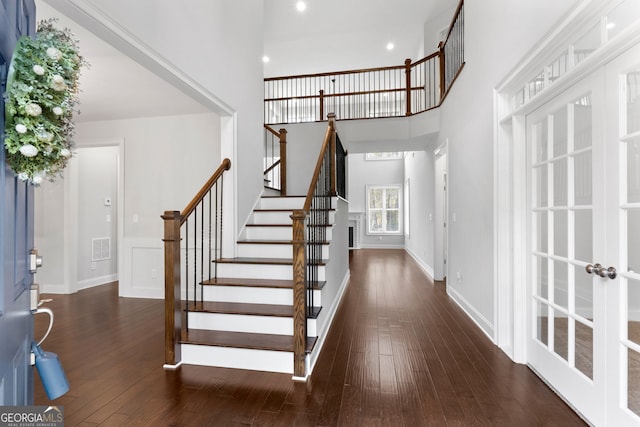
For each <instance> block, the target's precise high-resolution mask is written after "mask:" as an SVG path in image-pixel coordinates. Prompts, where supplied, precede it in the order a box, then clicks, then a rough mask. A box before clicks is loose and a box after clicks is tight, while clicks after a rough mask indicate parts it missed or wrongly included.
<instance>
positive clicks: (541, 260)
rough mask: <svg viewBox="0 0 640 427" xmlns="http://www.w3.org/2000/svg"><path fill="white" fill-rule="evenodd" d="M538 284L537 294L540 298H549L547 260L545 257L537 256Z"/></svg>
mask: <svg viewBox="0 0 640 427" xmlns="http://www.w3.org/2000/svg"><path fill="white" fill-rule="evenodd" d="M536 259H537V260H538V271H537V275H538V286H537V295H538V296H539V297H541V298H544V299H548V298H549V261H548V260H547V258H546V257H542V256H538V257H536Z"/></svg>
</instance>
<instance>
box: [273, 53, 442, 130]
mask: <svg viewBox="0 0 640 427" xmlns="http://www.w3.org/2000/svg"><path fill="white" fill-rule="evenodd" d="M435 56H438V55H435ZM406 90H407V89H405V88H403V87H399V88H395V89H376V90H361V91H357V92H340V93H328V94H325V93H324V91H323V90H322V89H321V90H319V91H318V95H301V96H286V97H281V98H265V99H264V100H265V102H269V101H287V100H290V99H314V98H321V97H324V98H333V97H342V96H357V95H371V94H378V93H389V92H405V91H406ZM409 90H411V91H414V90H425V88H424V86H413V87H410V88H409ZM265 126H267V125H265ZM276 135H277V134H276Z"/></svg>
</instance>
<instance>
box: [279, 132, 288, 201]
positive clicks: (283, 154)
mask: <svg viewBox="0 0 640 427" xmlns="http://www.w3.org/2000/svg"><path fill="white" fill-rule="evenodd" d="M280 195H281V196H286V195H287V130H286V129H284V128H283V129H280Z"/></svg>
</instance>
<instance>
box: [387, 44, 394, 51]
mask: <svg viewBox="0 0 640 427" xmlns="http://www.w3.org/2000/svg"><path fill="white" fill-rule="evenodd" d="M394 47H395V46H394V45H393V43H387V50H393V48H394Z"/></svg>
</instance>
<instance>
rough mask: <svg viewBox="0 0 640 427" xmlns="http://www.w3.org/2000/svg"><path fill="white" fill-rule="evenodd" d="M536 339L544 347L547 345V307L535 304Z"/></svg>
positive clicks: (539, 303)
mask: <svg viewBox="0 0 640 427" xmlns="http://www.w3.org/2000/svg"><path fill="white" fill-rule="evenodd" d="M536 305H537V310H536V312H537V319H536V338H537V339H538V341H540V342H541V343H542V344H544V345H545V346H546V345H548V343H549V331H548V327H549V306H548V305H547V304H544V303H542V302H539V301H538V302H537V303H536Z"/></svg>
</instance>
